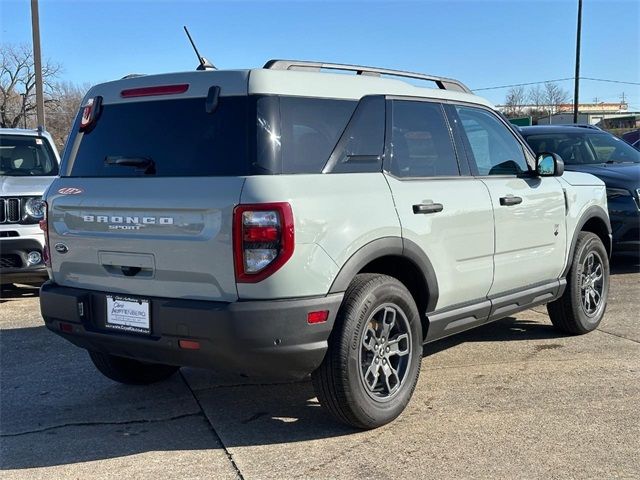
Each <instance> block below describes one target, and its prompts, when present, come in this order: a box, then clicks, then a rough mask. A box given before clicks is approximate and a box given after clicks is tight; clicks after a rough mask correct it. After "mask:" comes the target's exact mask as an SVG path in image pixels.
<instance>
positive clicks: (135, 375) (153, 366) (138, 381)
mask: <svg viewBox="0 0 640 480" xmlns="http://www.w3.org/2000/svg"><path fill="white" fill-rule="evenodd" d="M89 356H90V357H91V361H92V362H93V364H94V365H95V366H96V368H97V369H98V370H99V371H100V373H102V374H103V375H104V376H105V377H107V378H110V379H111V380H114V381H116V382H119V383H124V384H126V385H149V384H151V383H155V382H159V381H161V380H165V379H167V378H169V377H170V376H171V375H173V374H174V373H176V372H177V371H178V369H179V368H180V367H175V366H173V365H162V364H159V363H144V362H139V361H138V360H132V359H130V358H124V357H118V356H116V355H109V354H108V353H101V352H94V351H89Z"/></svg>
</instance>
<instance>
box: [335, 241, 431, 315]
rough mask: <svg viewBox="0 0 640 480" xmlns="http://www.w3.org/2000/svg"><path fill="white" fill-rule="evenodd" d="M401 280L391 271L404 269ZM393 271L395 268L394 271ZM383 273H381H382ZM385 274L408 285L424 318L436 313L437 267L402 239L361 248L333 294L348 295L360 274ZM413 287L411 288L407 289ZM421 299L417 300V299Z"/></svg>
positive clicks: (344, 269) (340, 275)
mask: <svg viewBox="0 0 640 480" xmlns="http://www.w3.org/2000/svg"><path fill="white" fill-rule="evenodd" d="M403 265H404V266H406V267H408V268H407V269H402V270H401V271H402V272H403V273H402V274H401V275H400V276H404V277H405V278H398V275H394V274H393V271H389V269H390V268H391V267H395V268H396V269H398V268H400V267H402V266H403ZM391 269H392V268H391ZM378 270H380V271H378ZM364 272H367V273H383V274H387V275H391V276H393V277H396V278H398V280H400V281H402V282H403V283H405V285H406V286H407V288H408V289H409V291H410V292H411V294H412V295H413V296H414V299H415V301H416V304H417V305H418V308H419V309H421V310H422V311H420V314H421V315H423V316H424V315H425V313H426V312H431V311H433V310H435V307H436V304H437V302H438V280H437V277H436V272H435V269H434V268H433V264H432V263H431V261H430V260H429V258H428V257H427V255H426V254H425V253H424V251H423V250H422V249H421V248H420V247H419V246H418V245H417V244H416V243H414V242H412V241H411V240H408V239H406V238H402V237H383V238H378V239H376V240H373V241H371V242H369V243H367V244H366V245H363V246H362V247H360V248H359V249H358V250H357V251H356V252H355V253H354V254H353V255H351V257H350V258H349V259H348V260H347V261H346V262H345V263H344V265H343V266H342V268H341V269H340V271H339V272H338V275H336V278H335V279H334V281H333V284H332V285H331V288H330V289H329V293H338V292H344V291H346V290H347V287H348V286H349V284H350V283H351V281H352V280H353V279H354V278H355V276H356V275H357V274H358V273H364ZM407 283H410V285H407ZM416 297H417V298H416Z"/></svg>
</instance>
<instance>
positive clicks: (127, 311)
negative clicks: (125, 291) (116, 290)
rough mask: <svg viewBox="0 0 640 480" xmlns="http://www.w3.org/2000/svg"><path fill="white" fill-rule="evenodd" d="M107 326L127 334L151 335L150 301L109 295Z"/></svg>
mask: <svg viewBox="0 0 640 480" xmlns="http://www.w3.org/2000/svg"><path fill="white" fill-rule="evenodd" d="M106 326H107V327H109V328H113V329H116V330H122V331H125V332H136V333H147V334H148V333H151V323H150V321H149V300H145V299H138V298H130V297H120V296H112V295H107V321H106Z"/></svg>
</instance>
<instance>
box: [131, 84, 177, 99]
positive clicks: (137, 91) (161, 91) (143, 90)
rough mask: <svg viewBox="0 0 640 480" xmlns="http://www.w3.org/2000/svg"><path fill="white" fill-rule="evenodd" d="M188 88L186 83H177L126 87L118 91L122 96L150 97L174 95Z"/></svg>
mask: <svg viewBox="0 0 640 480" xmlns="http://www.w3.org/2000/svg"><path fill="white" fill-rule="evenodd" d="M187 90H189V84H188V83H181V84H179V85H159V86H157V87H140V88H128V89H126V90H122V91H121V92H120V96H121V97H122V98H131V97H152V96H154V95H175V94H177V93H184V92H186V91H187Z"/></svg>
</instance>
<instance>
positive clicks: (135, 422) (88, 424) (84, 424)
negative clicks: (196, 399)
mask: <svg viewBox="0 0 640 480" xmlns="http://www.w3.org/2000/svg"><path fill="white" fill-rule="evenodd" d="M201 415H204V414H203V413H202V412H194V413H184V414H182V415H176V416H174V417H168V418H154V419H151V420H148V419H140V420H125V421H122V422H118V421H112V422H70V423H65V424H62V425H53V426H51V427H45V428H39V429H36V430H29V431H26V432H16V433H3V434H0V438H8V437H21V436H23V435H31V434H33V433H43V432H49V431H51V430H58V429H60V428H67V427H96V426H105V425H138V424H144V423H161V422H171V421H173V420H180V419H182V418H189V417H199V416H201ZM205 418H206V417H205Z"/></svg>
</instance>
